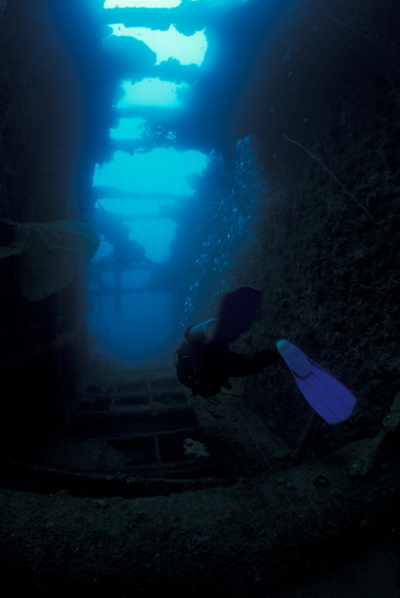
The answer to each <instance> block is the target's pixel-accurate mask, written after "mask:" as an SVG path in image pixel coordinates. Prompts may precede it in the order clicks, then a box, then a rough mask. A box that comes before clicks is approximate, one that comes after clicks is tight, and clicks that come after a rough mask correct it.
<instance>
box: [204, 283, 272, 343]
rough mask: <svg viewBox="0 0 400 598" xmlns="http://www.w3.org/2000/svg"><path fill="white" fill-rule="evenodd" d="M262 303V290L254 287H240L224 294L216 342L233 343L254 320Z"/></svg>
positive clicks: (215, 337) (214, 339)
mask: <svg viewBox="0 0 400 598" xmlns="http://www.w3.org/2000/svg"><path fill="white" fill-rule="evenodd" d="M260 304H261V292H260V291H258V290H257V289H254V288H253V287H239V288H237V289H235V290H234V291H231V292H229V293H226V294H225V295H224V296H223V299H222V301H221V305H220V308H219V324H218V327H217V330H216V332H215V336H214V338H213V341H214V342H223V343H226V344H228V343H231V342H232V341H234V340H235V339H237V338H238V336H240V335H241V334H242V333H243V332H245V331H246V330H247V329H248V328H249V326H250V324H251V323H252V322H253V320H254V318H255V316H256V314H257V312H258V309H259V307H260Z"/></svg>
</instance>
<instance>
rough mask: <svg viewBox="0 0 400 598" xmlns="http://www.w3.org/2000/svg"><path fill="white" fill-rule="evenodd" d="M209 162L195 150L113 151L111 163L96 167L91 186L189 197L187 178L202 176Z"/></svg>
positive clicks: (190, 193)
mask: <svg viewBox="0 0 400 598" xmlns="http://www.w3.org/2000/svg"><path fill="white" fill-rule="evenodd" d="M208 163H209V158H208V156H206V155H205V154H203V153H201V152H198V151H196V150H189V151H186V152H178V151H176V150H174V149H173V148H168V149H165V148H155V149H154V150H153V151H151V152H147V153H145V154H134V155H133V156H131V155H130V154H127V153H125V152H115V153H114V159H113V161H112V162H108V163H107V164H103V165H101V166H99V165H97V166H96V169H95V173H94V178H93V185H94V186H95V187H96V186H100V187H118V189H119V190H120V191H128V192H129V191H131V192H135V193H143V194H151V193H169V194H171V195H192V194H193V192H194V189H193V187H192V186H191V185H190V184H189V183H188V180H187V179H188V176H190V175H192V176H193V175H196V174H201V172H202V171H203V170H204V168H205V167H206V166H207V165H208Z"/></svg>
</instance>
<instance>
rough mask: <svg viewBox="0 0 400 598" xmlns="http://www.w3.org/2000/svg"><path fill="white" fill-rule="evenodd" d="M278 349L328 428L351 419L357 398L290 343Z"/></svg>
mask: <svg viewBox="0 0 400 598" xmlns="http://www.w3.org/2000/svg"><path fill="white" fill-rule="evenodd" d="M276 346H277V348H278V351H279V353H280V355H281V357H282V358H283V360H284V361H285V363H286V365H287V366H288V368H289V370H290V371H291V373H292V375H293V377H294V379H295V381H296V384H297V386H298V387H299V390H300V391H301V393H302V394H303V395H304V397H305V398H306V399H307V401H308V402H309V403H310V405H311V406H312V407H313V408H314V409H315V411H316V412H317V413H318V414H319V415H320V416H321V417H323V418H324V420H325V421H326V422H328V424H337V423H339V422H341V421H344V420H345V419H347V418H348V417H350V415H351V414H352V412H353V409H354V407H355V404H356V398H355V396H354V395H353V394H352V393H351V392H350V391H349V390H348V389H347V388H346V387H345V386H344V385H343V384H342V383H341V382H339V380H336V378H334V377H333V376H332V375H331V374H330V373H329V372H327V371H326V370H324V369H323V368H322V367H321V366H319V365H318V364H317V363H315V362H314V361H312V360H311V359H309V358H308V357H307V355H305V354H304V353H303V352H302V351H300V349H299V348H298V347H296V346H295V345H293V344H292V343H290V342H289V341H285V340H283V339H282V340H280V341H278V342H277V343H276Z"/></svg>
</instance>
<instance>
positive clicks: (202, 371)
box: [175, 342, 282, 398]
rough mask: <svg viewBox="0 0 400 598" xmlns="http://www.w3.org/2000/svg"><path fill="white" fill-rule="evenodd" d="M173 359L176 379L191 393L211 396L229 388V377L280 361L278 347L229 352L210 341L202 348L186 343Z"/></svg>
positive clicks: (245, 373)
mask: <svg viewBox="0 0 400 598" xmlns="http://www.w3.org/2000/svg"><path fill="white" fill-rule="evenodd" d="M177 355H178V359H176V361H175V365H176V370H177V377H178V380H179V381H180V382H181V383H182V384H184V385H185V386H187V387H188V388H191V389H192V391H193V393H194V394H200V395H201V396H203V397H206V398H207V397H213V396H215V395H216V394H218V393H219V392H220V391H221V388H231V385H230V384H229V378H230V377H236V378H237V377H242V376H249V375H251V374H258V373H259V372H261V370H263V369H264V368H265V367H267V366H270V365H275V364H278V363H282V361H281V359H280V356H279V352H278V350H277V349H262V350H261V351H257V353H255V354H254V355H242V354H241V353H235V352H234V351H231V350H230V349H229V348H228V347H227V346H226V345H225V344H220V343H210V344H207V345H205V346H203V347H196V345H194V344H192V343H190V342H185V343H183V344H182V345H181V347H180V348H179V349H178V351H177Z"/></svg>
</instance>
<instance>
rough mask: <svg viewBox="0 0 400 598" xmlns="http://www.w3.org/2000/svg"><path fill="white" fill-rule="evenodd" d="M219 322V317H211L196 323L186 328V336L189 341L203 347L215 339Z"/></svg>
mask: <svg viewBox="0 0 400 598" xmlns="http://www.w3.org/2000/svg"><path fill="white" fill-rule="evenodd" d="M218 324H219V320H217V318H211V319H210V320H206V321H205V322H200V324H194V325H193V326H190V328H188V329H187V330H186V332H185V338H186V340H188V341H189V343H193V344H194V345H197V346H199V347H203V346H204V345H207V344H208V343H210V342H211V341H212V340H213V338H214V336H215V333H216V331H217V328H218Z"/></svg>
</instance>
